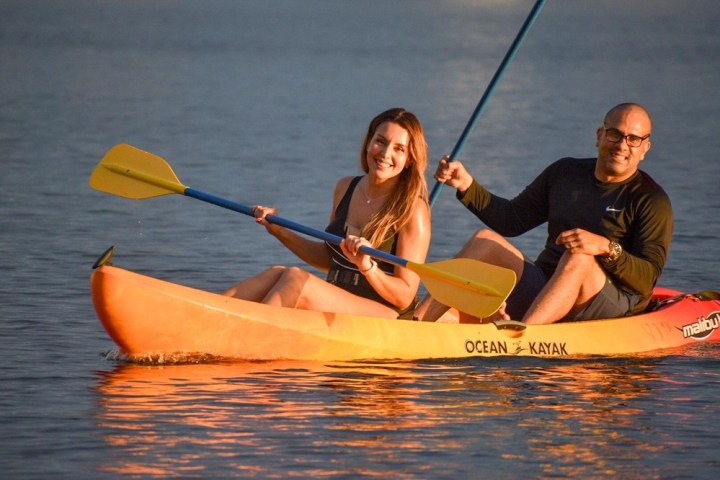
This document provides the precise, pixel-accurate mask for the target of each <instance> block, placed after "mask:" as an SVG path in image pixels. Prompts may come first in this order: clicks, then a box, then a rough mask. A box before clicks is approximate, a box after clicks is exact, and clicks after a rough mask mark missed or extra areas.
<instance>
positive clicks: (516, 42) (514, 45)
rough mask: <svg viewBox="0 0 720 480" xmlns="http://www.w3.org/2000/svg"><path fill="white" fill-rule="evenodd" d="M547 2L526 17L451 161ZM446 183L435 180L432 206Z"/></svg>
mask: <svg viewBox="0 0 720 480" xmlns="http://www.w3.org/2000/svg"><path fill="white" fill-rule="evenodd" d="M544 3H545V0H537V2H535V6H534V7H533V8H532V10H531V11H530V14H529V15H528V17H527V18H526V19H525V23H523V25H522V27H521V28H520V31H519V32H518V34H517V36H516V37H515V40H514V41H513V43H512V45H510V49H509V50H508V52H507V53H506V54H505V58H503V61H502V63H500V66H499V67H498V69H497V71H496V72H495V75H493V78H492V80H490V84H489V85H488V87H487V88H486V89H485V93H484V94H483V96H482V98H481V99H480V102H479V103H478V104H477V107H475V111H474V112H473V114H472V116H470V120H469V121H468V123H467V125H465V129H464V130H463V132H462V134H461V135H460V138H459V139H458V141H457V143H456V144H455V148H453V150H452V152H451V153H450V161H451V162H452V161H455V160H456V159H457V157H458V156H459V155H460V152H461V151H462V149H463V148H464V147H465V142H466V141H467V137H468V136H469V135H470V132H471V131H472V129H473V128H474V127H475V123H477V121H478V118H479V117H480V115H481V114H482V112H483V110H485V105H486V104H487V101H488V99H489V98H490V95H492V93H493V91H494V90H495V87H496V86H497V84H498V82H499V81H500V78H501V77H502V76H503V74H504V73H505V69H506V68H507V66H508V64H509V63H510V62H511V61H512V59H513V57H514V56H515V53H516V52H517V49H518V48H519V47H520V44H521V43H522V41H523V38H525V35H526V34H527V32H528V30H530V27H532V24H533V23H535V20H536V19H537V16H538V15H539V14H540V10H542V7H543V4H544ZM443 185H444V184H443V183H441V182H435V186H434V187H433V189H432V193H431V194H430V206H431V207H432V206H433V205H434V204H435V200H437V197H438V195H439V194H440V190H442V186H443Z"/></svg>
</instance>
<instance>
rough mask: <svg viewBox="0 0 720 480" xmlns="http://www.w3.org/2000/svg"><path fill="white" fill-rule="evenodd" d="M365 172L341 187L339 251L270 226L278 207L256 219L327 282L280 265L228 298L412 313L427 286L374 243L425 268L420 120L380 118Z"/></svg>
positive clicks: (365, 151) (365, 150)
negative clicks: (380, 255) (371, 251)
mask: <svg viewBox="0 0 720 480" xmlns="http://www.w3.org/2000/svg"><path fill="white" fill-rule="evenodd" d="M360 152H361V153H360V165H361V167H362V170H363V171H364V172H365V175H362V176H355V177H353V176H349V177H344V178H341V179H340V180H339V181H338V182H337V184H336V185H335V191H334V194H333V205H332V213H331V215H330V223H329V225H328V227H327V228H326V231H327V232H329V233H332V234H335V235H338V236H341V237H344V240H343V241H342V242H341V244H340V246H339V247H338V246H336V245H332V244H330V243H327V242H321V241H317V240H310V239H307V238H305V237H303V236H300V235H298V234H296V233H294V232H292V231H291V230H289V229H287V228H284V227H281V226H278V225H275V224H272V223H270V222H268V221H267V220H266V219H265V217H266V216H267V215H277V210H275V209H274V208H270V207H264V206H260V205H256V206H254V207H253V213H254V215H255V217H256V218H257V222H258V223H260V224H262V225H264V226H265V228H266V229H267V231H268V232H269V233H270V234H271V235H273V236H275V237H276V238H277V239H278V240H280V242H282V244H283V245H285V246H286V247H287V248H288V249H289V250H290V251H291V252H293V253H294V254H295V255H297V256H298V257H299V258H300V259H302V260H303V261H305V262H307V263H308V264H309V265H311V266H313V267H315V268H318V269H320V270H322V271H326V272H328V274H327V279H326V280H322V279H320V278H318V277H317V276H315V275H313V274H311V273H310V272H307V271H306V270H304V269H301V268H298V267H285V266H274V267H271V268H269V269H267V270H265V271H263V272H262V273H260V274H259V275H257V276H255V277H252V278H248V279H246V280H243V281H241V282H240V283H238V284H236V285H235V286H233V287H232V288H230V289H229V290H228V291H227V292H225V295H228V296H233V297H237V298H241V299H244V300H250V301H255V302H262V303H266V304H268V305H275V306H282V307H291V308H300V309H307V310H317V311H324V312H335V313H352V314H360V315H373V316H382V317H391V318H396V317H398V316H399V315H401V314H404V313H407V312H412V310H413V308H414V306H415V304H416V302H417V297H416V293H417V290H418V287H419V285H420V278H419V277H418V275H417V274H416V273H414V272H412V271H410V270H408V269H406V268H402V267H399V266H393V265H391V264H388V263H385V262H382V261H376V260H375V259H373V258H372V257H370V256H368V255H366V254H364V253H363V252H361V251H360V250H359V249H360V247H361V246H367V247H371V248H375V249H378V250H382V251H385V252H388V253H391V254H392V255H397V256H400V257H403V258H405V259H407V260H409V261H411V262H416V263H422V262H423V261H424V260H425V257H426V255H427V251H428V248H429V246H430V207H429V204H428V189H427V184H426V181H425V169H426V167H427V145H426V141H425V135H424V133H423V129H422V125H421V124H420V122H419V121H418V119H417V117H415V115H414V114H412V113H411V112H409V111H407V110H404V109H402V108H393V109H390V110H387V111H385V112H382V113H381V114H379V115H378V116H376V117H375V118H374V119H373V120H372V121H371V122H370V125H369V126H368V130H367V134H366V135H365V140H364V141H363V144H362V148H361V151H360Z"/></svg>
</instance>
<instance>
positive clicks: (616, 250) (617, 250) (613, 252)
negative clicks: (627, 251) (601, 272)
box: [600, 241, 623, 265]
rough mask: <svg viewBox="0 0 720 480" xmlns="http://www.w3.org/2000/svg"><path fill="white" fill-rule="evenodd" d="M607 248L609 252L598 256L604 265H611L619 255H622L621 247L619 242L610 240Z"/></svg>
mask: <svg viewBox="0 0 720 480" xmlns="http://www.w3.org/2000/svg"><path fill="white" fill-rule="evenodd" d="M608 248H609V249H610V253H609V254H608V255H607V256H606V257H600V260H601V261H602V262H603V263H604V264H605V265H612V264H613V263H615V260H617V259H618V258H620V255H622V252H623V249H622V247H621V246H620V244H619V243H617V242H613V241H611V242H610V244H609V245H608Z"/></svg>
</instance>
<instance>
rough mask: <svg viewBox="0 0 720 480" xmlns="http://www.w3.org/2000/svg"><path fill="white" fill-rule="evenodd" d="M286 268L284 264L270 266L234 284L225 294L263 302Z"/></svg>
mask: <svg viewBox="0 0 720 480" xmlns="http://www.w3.org/2000/svg"><path fill="white" fill-rule="evenodd" d="M285 269H286V268H285V267H283V266H276V267H271V268H268V269H267V270H265V271H264V272H262V273H260V274H258V275H256V276H254V277H251V278H248V279H245V280H243V281H241V282H240V283H238V284H236V285H234V286H233V287H232V288H230V289H228V290H227V291H226V292H225V293H224V295H227V296H228V297H235V298H241V299H243V300H249V301H251V302H261V301H262V300H263V298H265V297H266V296H267V294H268V292H269V291H270V290H271V289H272V288H273V287H274V286H275V284H276V283H277V282H278V279H279V278H280V277H281V276H282V274H283V271H285Z"/></svg>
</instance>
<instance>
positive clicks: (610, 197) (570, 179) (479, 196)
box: [457, 158, 673, 303]
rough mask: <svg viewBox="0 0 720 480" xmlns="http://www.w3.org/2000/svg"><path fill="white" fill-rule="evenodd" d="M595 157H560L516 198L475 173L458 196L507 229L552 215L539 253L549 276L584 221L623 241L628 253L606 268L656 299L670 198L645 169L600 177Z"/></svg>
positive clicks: (509, 232)
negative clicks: (610, 179)
mask: <svg viewBox="0 0 720 480" xmlns="http://www.w3.org/2000/svg"><path fill="white" fill-rule="evenodd" d="M595 161H596V160H595V159H594V158H587V159H575V158H563V159H560V160H558V161H556V162H555V163H553V164H551V165H550V166H548V167H547V168H546V169H545V170H544V171H543V172H542V173H541V174H540V175H539V176H538V177H537V178H536V179H535V180H534V181H533V182H532V183H531V184H530V185H528V186H527V187H525V189H524V190H523V191H522V192H521V193H520V194H519V195H518V196H517V197H515V198H513V199H512V200H507V199H504V198H501V197H498V196H496V195H494V194H492V193H490V192H489V191H487V190H486V189H485V188H484V187H482V186H481V185H480V184H478V183H477V182H474V181H473V184H472V185H471V187H470V188H469V189H468V190H467V191H466V192H465V193H464V194H462V195H461V194H460V193H459V192H458V194H457V197H458V199H459V200H460V201H461V202H462V203H463V204H464V205H465V206H466V207H467V208H468V209H469V210H470V211H472V212H473V213H474V214H475V215H476V216H477V217H478V218H479V219H480V220H481V221H482V222H483V223H485V225H487V226H488V227H489V228H491V229H493V230H495V231H496V232H497V233H499V234H500V235H503V236H505V237H514V236H518V235H521V234H523V233H525V232H527V231H529V230H531V229H533V228H535V227H537V226H539V225H542V224H543V223H545V222H548V237H547V240H546V242H545V249H544V250H543V251H542V252H540V255H539V256H538V258H537V260H536V264H537V265H538V266H539V267H540V268H541V269H542V270H543V271H544V272H545V274H546V275H547V276H548V277H550V276H552V274H553V273H554V272H555V269H556V267H557V264H558V262H559V260H560V257H561V256H562V254H563V253H564V252H565V249H564V248H563V246H562V245H556V244H555V239H556V238H557V236H558V235H559V234H560V233H562V232H564V231H566V230H571V229H573V228H581V229H583V230H587V231H589V232H592V233H595V234H598V235H602V236H604V237H606V238H609V239H610V240H612V241H616V242H618V243H619V244H620V245H621V246H622V247H623V254H622V255H621V256H620V258H619V259H618V260H617V261H616V262H615V263H613V264H612V265H610V266H605V265H603V268H605V269H606V271H607V272H608V274H609V275H610V276H611V277H612V278H614V279H615V280H616V281H618V282H619V283H620V284H621V285H623V286H624V287H625V288H626V289H628V290H630V291H633V292H635V293H639V294H640V295H642V296H643V297H645V299H648V298H649V297H650V294H651V293H652V289H653V287H654V286H655V284H656V283H657V280H658V277H659V276H660V273H661V272H662V269H663V267H664V265H665V262H666V260H667V256H668V252H669V250H670V241H671V237H672V230H673V212H672V206H671V204H670V199H669V198H668V196H667V194H666V193H665V191H664V190H663V189H662V188H661V187H660V186H659V185H658V184H657V183H655V181H654V180H653V179H652V178H651V177H650V176H649V175H648V174H646V173H645V172H643V171H641V170H638V171H637V172H636V173H635V174H634V175H633V176H632V177H630V178H629V179H627V180H625V181H623V182H619V183H603V182H601V181H599V180H598V179H596V178H595V174H594V171H595ZM641 303H645V302H641Z"/></svg>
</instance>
